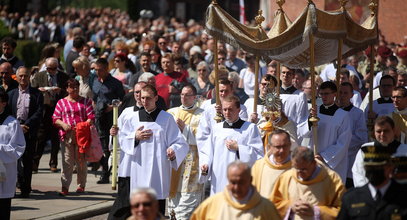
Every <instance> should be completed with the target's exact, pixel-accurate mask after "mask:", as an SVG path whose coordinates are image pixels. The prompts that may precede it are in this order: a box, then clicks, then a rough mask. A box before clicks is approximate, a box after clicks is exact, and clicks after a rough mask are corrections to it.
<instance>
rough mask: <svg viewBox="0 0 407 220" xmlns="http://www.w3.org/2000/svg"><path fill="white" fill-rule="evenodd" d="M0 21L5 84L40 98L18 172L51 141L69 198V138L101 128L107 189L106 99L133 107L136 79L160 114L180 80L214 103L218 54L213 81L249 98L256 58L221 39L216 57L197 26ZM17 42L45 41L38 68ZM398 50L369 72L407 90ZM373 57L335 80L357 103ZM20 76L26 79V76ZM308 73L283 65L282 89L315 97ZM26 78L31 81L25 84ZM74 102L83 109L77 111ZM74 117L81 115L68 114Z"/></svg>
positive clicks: (175, 99) (89, 18)
mask: <svg viewBox="0 0 407 220" xmlns="http://www.w3.org/2000/svg"><path fill="white" fill-rule="evenodd" d="M0 20H1V21H2V22H3V23H4V25H5V26H6V27H8V28H9V30H10V32H11V33H12V34H13V35H14V36H17V39H11V38H5V39H2V41H1V46H2V57H1V58H0V73H1V79H2V85H1V87H2V88H3V89H4V90H5V91H6V92H10V91H12V90H13V89H16V88H20V87H21V84H22V83H23V84H24V83H26V84H27V83H30V86H31V87H33V88H37V89H38V90H39V91H41V92H42V93H43V98H41V102H43V103H41V109H40V111H41V114H42V116H41V117H43V119H42V120H39V121H38V124H39V123H40V122H42V123H41V127H40V128H38V131H39V136H38V138H37V137H36V135H34V136H29V137H26V142H27V148H26V149H28V148H31V149H32V151H30V155H31V156H32V158H29V159H28V161H30V160H31V161H30V162H24V163H27V164H28V163H31V165H30V166H28V165H24V167H31V169H32V170H31V171H32V172H33V173H36V172H37V171H38V165H39V160H40V158H41V155H42V153H43V151H44V147H45V146H46V144H47V141H48V140H51V146H52V147H51V148H52V151H51V160H50V162H49V165H50V170H51V171H52V172H57V171H58V170H57V164H58V161H57V160H58V159H57V158H58V157H57V154H58V149H59V147H60V145H61V147H62V145H63V147H62V152H63V161H62V164H63V165H62V166H63V173H62V190H61V194H62V195H66V194H68V189H69V184H70V182H71V180H72V173H73V171H74V169H76V171H77V172H78V176H80V181H78V188H77V192H83V191H84V190H85V185H86V169H85V168H84V166H85V165H84V163H83V162H81V163H79V161H80V159H79V158H78V157H74V159H73V158H72V154H74V153H73V152H74V150H72V149H71V148H72V145H75V144H77V143H76V142H75V141H76V140H73V139H74V138H72V137H74V136H75V135H74V134H73V133H72V132H73V130H72V129H71V128H72V127H73V126H76V124H77V123H79V122H88V123H89V124H95V125H96V127H97V128H98V132H99V135H100V138H101V142H102V143H101V145H102V147H103V150H104V153H105V154H104V156H103V157H102V159H101V161H100V165H101V166H102V168H103V175H102V177H101V179H100V180H99V182H98V183H109V175H110V170H109V167H108V158H109V154H110V153H109V129H110V127H111V123H112V121H111V119H112V114H111V113H112V105H111V102H112V100H113V99H120V100H122V102H123V103H126V102H129V103H133V104H134V100H132V101H131V100H130V101H129V99H133V96H132V94H133V88H134V86H135V85H136V84H137V83H138V82H141V81H144V82H147V83H149V84H151V85H153V86H155V87H156V89H157V91H158V95H159V96H160V99H159V104H158V105H159V106H160V108H162V109H164V110H166V109H168V108H171V107H176V106H180V105H181V102H180V97H181V96H180V93H181V88H182V86H183V85H185V84H186V83H191V84H192V85H194V86H195V87H196V89H197V95H198V96H199V97H200V100H201V101H203V100H205V99H212V98H214V97H215V95H214V84H215V77H214V73H213V69H214V53H217V55H218V64H220V68H219V76H220V77H219V78H221V79H227V80H229V81H230V82H231V83H232V85H233V89H234V93H235V94H236V95H237V96H238V97H239V98H240V101H241V103H244V102H245V100H247V99H248V98H252V97H253V96H254V72H255V60H256V59H255V56H254V55H253V54H248V53H246V52H245V51H243V50H241V49H238V48H235V47H233V46H231V45H228V44H225V43H223V42H218V44H217V49H218V50H217V51H215V50H214V48H215V47H214V43H215V41H214V39H213V38H212V37H210V36H209V35H208V34H206V33H205V30H204V29H205V28H204V26H203V25H202V23H199V22H196V21H194V20H189V21H188V22H183V21H180V20H178V19H176V18H167V17H158V18H154V19H153V18H148V17H141V18H140V19H138V20H136V21H134V20H131V19H130V18H129V16H128V14H127V13H125V12H122V11H120V10H117V9H110V8H103V9H102V8H91V9H76V8H65V9H61V8H57V9H54V10H52V11H51V12H50V13H49V14H47V15H44V16H42V15H39V14H38V13H31V12H26V13H25V14H19V13H9V12H8V11H7V7H5V6H4V7H2V8H0ZM18 39H30V40H34V41H37V42H43V43H47V44H46V46H45V47H44V48H43V49H42V53H41V54H33V56H39V57H40V61H39V63H38V65H37V66H34V67H32V68H31V67H30V69H26V68H23V67H22V66H24V64H23V63H24V61H23V60H19V59H18V57H15V55H14V50H15V48H16V46H17V43H16V40H18ZM404 46H407V42H403V43H401V44H395V43H386V41H385V39H384V37H383V35H381V36H380V42H379V45H378V46H377V48H376V49H377V55H376V56H375V61H376V63H375V70H374V72H375V73H380V72H383V75H386V74H389V75H391V74H392V73H393V75H395V76H398V77H399V78H396V80H398V83H399V84H397V85H402V86H406V85H407V78H405V79H404V77H407V73H406V70H407V50H405V49H403V48H404ZM369 53H370V51H364V53H363V52H360V53H358V54H357V55H355V56H351V57H348V58H346V59H344V60H343V61H342V67H341V68H342V70H341V73H342V74H341V78H340V81H341V83H342V82H346V81H348V82H350V83H351V84H352V85H353V88H354V90H355V91H358V92H359V93H360V94H361V96H360V98H361V99H363V98H364V96H365V95H366V93H367V88H368V81H367V79H368V77H369V74H370V70H369V68H370V67H369V65H368V59H367V55H368V54H369ZM336 68H337V65H336V64H335V63H333V64H327V65H323V66H320V67H318V68H317V73H318V74H319V76H318V77H317V83H319V84H320V83H322V82H323V81H329V80H332V81H334V80H335V77H332V76H335V74H336V70H335V69H336ZM346 70H347V71H346ZM26 73H28V76H24V74H26ZM276 73H277V62H276V61H272V62H270V63H265V62H264V61H261V62H260V70H259V75H260V77H259V79H261V78H262V76H264V75H266V74H271V75H274V76H276ZM308 73H309V70H307V69H296V70H291V69H290V70H287V71H285V70H284V67H283V68H282V71H281V77H280V80H281V82H282V86H283V87H284V88H289V87H290V86H294V87H295V88H296V89H298V90H301V91H303V92H304V93H305V94H306V95H307V98H308V99H311V84H310V81H309V80H308V75H309V74H308ZM20 74H21V76H20ZM21 77H22V79H21ZM27 77H28V78H29V79H30V81H29V82H25V81H24V80H23V79H24V78H25V79H26V78H27ZM113 78H114V79H113ZM15 80H17V81H15ZM379 80H380V78H378V79H377V82H374V83H376V84H375V86H378V81H379ZM19 86H20V87H19ZM31 87H30V88H31ZM34 93H35V92H33V94H34ZM126 97H127V100H126ZM129 97H130V98H129ZM3 101H4V100H3ZM360 102H361V100H360ZM70 103H80V105H78V107H77V108H78V109H75V108H76V107H72V106H71V105H70ZM359 104H361V103H359ZM22 105H23V104H22ZM27 105H28V104H27ZM67 106H70V107H69V108H67ZM26 107H27V108H28V106H26ZM37 111H38V109H37ZM64 111H65V112H64ZM75 111H84V112H86V114H84V115H80V116H78V117H76V116H69V114H71V113H72V112H75ZM17 116H18V117H16V118H17V119H18V120H20V123H21V124H22V125H24V123H25V122H27V121H28V118H27V115H25V116H24V115H23V116H21V115H17ZM20 116H21V117H22V118H19V117H20ZM28 117H31V116H28ZM27 126H29V125H27ZM55 127H57V128H58V129H55ZM27 129H28V128H27ZM58 131H59V134H58ZM28 143H29V144H28ZM75 161H76V162H75ZM74 164H76V168H74ZM100 165H99V163H95V164H93V169H94V170H97V169H98V168H99V166H100ZM22 172H23V171H22ZM23 173H24V172H23ZM23 173H22V174H21V175H23V176H24V175H25V176H27V174H26V173H27V171H25V174H23ZM29 173H31V172H30V171H29ZM22 178H23V177H22ZM29 179H31V177H30V178H29ZM30 181H31V180H29V181H28V180H26V181H25V182H24V181H23V182H24V183H23V182H21V183H20V184H21V185H20V187H21V189H22V196H25V197H28V196H29V193H30V191H31V189H30ZM24 184H26V185H24ZM27 184H28V185H27Z"/></svg>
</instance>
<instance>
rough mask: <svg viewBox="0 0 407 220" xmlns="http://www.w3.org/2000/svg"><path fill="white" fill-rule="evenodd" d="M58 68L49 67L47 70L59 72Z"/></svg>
mask: <svg viewBox="0 0 407 220" xmlns="http://www.w3.org/2000/svg"><path fill="white" fill-rule="evenodd" d="M57 69H58V67H47V70H57Z"/></svg>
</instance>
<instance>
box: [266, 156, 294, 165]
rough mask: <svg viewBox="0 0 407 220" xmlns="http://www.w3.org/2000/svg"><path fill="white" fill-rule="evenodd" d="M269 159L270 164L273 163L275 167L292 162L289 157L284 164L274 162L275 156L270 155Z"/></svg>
mask: <svg viewBox="0 0 407 220" xmlns="http://www.w3.org/2000/svg"><path fill="white" fill-rule="evenodd" d="M269 159H270V162H271V163H272V164H273V165H283V164H286V163H287V162H289V161H290V160H291V156H290V155H288V157H287V158H286V159H285V160H284V161H283V162H282V163H277V162H276V161H275V160H274V156H273V154H270V156H269Z"/></svg>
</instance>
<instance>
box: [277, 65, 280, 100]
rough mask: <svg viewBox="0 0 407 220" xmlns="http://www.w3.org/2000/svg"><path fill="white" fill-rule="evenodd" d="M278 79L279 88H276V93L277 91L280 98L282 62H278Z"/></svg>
mask: <svg viewBox="0 0 407 220" xmlns="http://www.w3.org/2000/svg"><path fill="white" fill-rule="evenodd" d="M276 76H277V77H276V78H277V88H276V91H277V96H278V97H280V88H281V80H280V77H281V64H280V62H278V61H277V67H276Z"/></svg>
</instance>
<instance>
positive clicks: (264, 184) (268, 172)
mask: <svg viewBox="0 0 407 220" xmlns="http://www.w3.org/2000/svg"><path fill="white" fill-rule="evenodd" d="M269 155H270V153H268V154H267V155H266V156H265V157H264V158H262V159H260V160H257V161H256V163H254V165H253V167H252V176H253V185H254V186H255V187H256V189H257V191H258V192H259V193H260V195H261V196H263V197H266V198H269V197H270V193H271V191H272V190H273V186H274V183H275V182H276V180H277V178H278V177H279V176H280V174H282V173H283V172H284V171H286V170H289V169H290V168H291V160H290V161H288V162H287V163H285V164H281V165H276V164H273V163H272V162H271V161H270V156H269Z"/></svg>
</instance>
